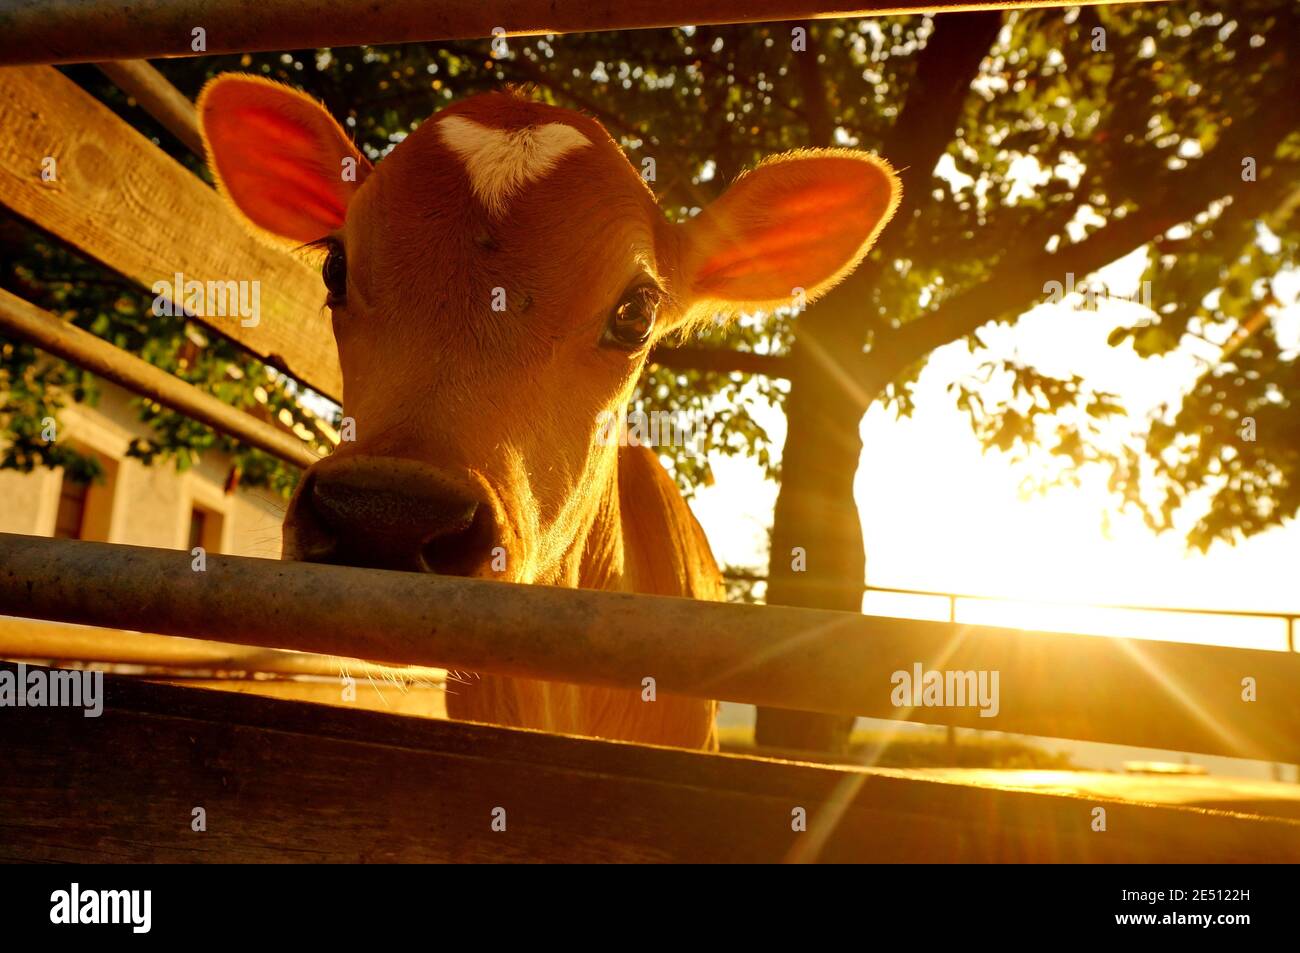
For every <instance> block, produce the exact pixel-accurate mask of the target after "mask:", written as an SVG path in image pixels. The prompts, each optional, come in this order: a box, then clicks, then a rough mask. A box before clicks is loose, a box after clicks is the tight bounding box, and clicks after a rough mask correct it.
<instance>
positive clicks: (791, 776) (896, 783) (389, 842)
mask: <svg viewBox="0 0 1300 953" xmlns="http://www.w3.org/2000/svg"><path fill="white" fill-rule="evenodd" d="M0 668H10V669H12V667H11V666H7V665H0ZM0 744H3V747H4V752H5V760H6V764H5V768H6V769H5V771H3V772H0V860H8V861H73V862H88V861H147V862H176V861H193V860H202V861H207V862H238V861H242V862H276V861H325V862H357V861H611V860H616V861H692V862H709V861H713V862H717V861H728V862H765V861H780V860H783V859H795V860H823V861H840V862H845V861H932V862H992V861H1071V862H1112V861H1115V862H1120V861H1126V862H1144V861H1164V862H1170V863H1176V862H1199V861H1205V862H1210V861H1221V862H1232V861H1242V862H1246V861H1249V862H1264V861H1294V860H1297V859H1300V823H1297V822H1295V821H1289V820H1281V819H1271V818H1269V819H1264V818H1252V817H1247V816H1244V815H1239V814H1230V813H1226V812H1216V811H1205V810H1198V809H1194V808H1186V807H1162V806H1151V805H1147V804H1139V803H1130V802H1125V801H1122V800H1118V799H1114V798H1106V797H1100V796H1098V797H1092V796H1089V797H1077V796H1070V795H1065V794H1040V793H1035V792H1027V791H1017V790H1007V789H1002V788H998V787H992V786H987V787H982V786H972V785H963V784H956V783H951V782H944V781H940V780H931V779H920V778H917V777H913V776H911V775H909V774H908V773H907V772H902V771H884V770H867V769H861V768H843V767H828V766H819V765H809V764H800V763H796V762H783V761H771V760H766V759H761V758H746V757H740V756H733V755H710V754H704V753H698V752H688V751H679V750H673V749H668V748H648V747H642V746H637V745H630V744H619V743H612V742H595V741H586V740H581V739H575V738H567V737H562V736H553V735H545V734H540V733H535V732H525V731H513V730H508V729H501V728H490V727H486V726H480V725H465V724H456V723H451V722H438V721H430V720H425V719H413V718H402V717H400V716H393V715H386V714H379V713H375V712H357V711H345V710H340V709H336V708H326V707H324V706H318V705H309V704H299V703H289V702H281V701H274V700H269V699H263V698H254V697H247V696H236V695H227V694H224V693H214V692H205V691H202V690H197V689H183V688H176V687H174V686H169V685H151V684H143V683H139V682H132V681H130V680H124V679H118V678H112V677H108V678H106V679H105V707H104V714H103V716H102V717H100V718H84V717H83V716H82V712H81V711H80V710H78V709H66V708H65V709H50V708H30V707H28V708H13V709H7V710H3V711H0ZM195 807H202V808H203V809H204V810H205V812H206V815H207V830H206V831H205V832H202V833H196V832H194V831H192V830H191V827H190V824H191V818H192V811H193V809H194V808H195ZM1098 807H1101V808H1104V809H1105V815H1106V830H1105V831H1104V832H1100V831H1094V830H1093V820H1094V817H1095V814H1094V811H1095V809H1096V808H1098ZM496 808H504V809H505V811H506V830H505V831H494V830H492V826H491V825H492V820H493V811H494V809H496ZM796 808H803V809H804V810H805V811H806V812H807V819H808V825H807V831H806V832H795V831H794V830H792V824H791V819H792V816H793V813H792V812H793V811H794V810H795V809H796Z"/></svg>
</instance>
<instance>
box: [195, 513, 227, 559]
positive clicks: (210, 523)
mask: <svg viewBox="0 0 1300 953" xmlns="http://www.w3.org/2000/svg"><path fill="white" fill-rule="evenodd" d="M222 523H223V518H222V515H221V514H220V513H218V512H216V511H214V510H209V509H206V508H205V507H202V506H195V507H192V508H191V509H190V536H189V539H190V552H193V551H194V547H196V546H202V547H203V551H204V552H207V553H219V552H221V528H222Z"/></svg>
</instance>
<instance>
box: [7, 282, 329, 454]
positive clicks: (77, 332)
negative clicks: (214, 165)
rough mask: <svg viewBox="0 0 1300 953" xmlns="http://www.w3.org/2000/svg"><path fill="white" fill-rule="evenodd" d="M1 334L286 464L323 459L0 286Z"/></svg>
mask: <svg viewBox="0 0 1300 953" xmlns="http://www.w3.org/2000/svg"><path fill="white" fill-rule="evenodd" d="M0 330H5V331H11V332H13V333H15V334H18V335H20V336H21V337H24V338H27V339H28V340H30V341H31V342H32V343H34V344H35V345H36V346H37V347H39V348H41V349H42V350H45V351H48V352H50V353H51V354H55V355H57V356H59V357H61V358H64V359H65V360H68V361H72V362H73V363H74V364H76V365H78V366H79V367H83V368H85V369H86V370H88V371H90V372H92V373H94V374H98V375H99V376H100V377H102V378H104V379H105V380H110V381H112V382H113V383H115V384H120V385H121V386H122V387H125V388H126V389H127V390H130V391H132V392H134V393H136V394H141V395H143V396H145V397H149V398H151V399H152V400H156V401H158V403H160V404H163V405H165V406H167V407H170V408H172V409H173V410H176V411H179V412H180V413H183V414H185V415H186V416H189V417H193V418H194V419H195V420H198V421H201V422H202V423H205V424H207V425H208V426H209V427H212V428H214V429H215V430H219V431H221V432H222V433H225V434H229V435H230V436H232V437H235V438H236V439H238V440H242V441H244V442H245V443H247V444H248V445H249V446H251V447H257V448H258V449H259V450H264V451H266V452H267V453H269V454H272V455H273V456H276V457H279V458H280V459H281V460H284V461H286V462H288V463H292V464H295V465H297V466H300V467H308V466H311V464H312V463H314V462H315V461H316V460H317V459H319V458H318V457H317V455H316V454H314V453H312V451H311V449H310V448H309V447H308V446H307V445H306V444H305V443H303V442H302V441H301V440H299V439H298V438H296V437H294V436H293V435H291V434H288V433H285V432H284V431H283V430H280V429H279V428H277V427H275V426H273V425H271V424H269V423H266V422H265V421H261V420H258V419H257V418H256V417H254V416H252V415H251V414H247V413H245V412H244V411H242V410H239V409H238V408H236V407H231V406H230V405H229V404H227V403H224V402H223V401H221V400H218V399H217V398H216V397H213V396H212V395H211V394H205V393H204V392H203V391H201V390H199V389H198V388H197V387H195V386H194V385H193V384H187V383H186V382H185V381H183V380H181V379H180V378H179V377H176V376H174V375H172V374H168V373H167V372H166V371H164V370H162V369H161V368H158V367H155V366H154V365H152V364H150V363H149V362H148V361H144V360H141V359H140V358H138V357H136V356H134V355H133V354H130V353H128V352H126V351H123V350H121V349H120V348H117V347H114V346H113V345H112V344H109V343H108V342H107V341H105V340H103V339H102V338H97V337H95V335H93V334H91V333H89V332H88V331H83V330H82V329H81V328H79V327H77V326H75V325H72V324H69V323H68V322H66V321H60V320H59V319H58V318H56V317H55V316H54V315H52V314H50V313H49V312H48V311H44V310H42V309H40V308H38V307H36V305H34V304H31V303H30V302H28V301H24V300H23V299H22V298H19V297H18V296H17V295H14V294H10V293H9V292H8V291H5V290H4V289H3V288H0Z"/></svg>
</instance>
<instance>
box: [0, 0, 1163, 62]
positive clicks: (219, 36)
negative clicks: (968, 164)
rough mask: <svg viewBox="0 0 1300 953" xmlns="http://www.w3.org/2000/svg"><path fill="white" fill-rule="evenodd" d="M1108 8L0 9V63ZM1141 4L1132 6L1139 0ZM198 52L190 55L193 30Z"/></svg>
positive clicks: (159, 4)
mask: <svg viewBox="0 0 1300 953" xmlns="http://www.w3.org/2000/svg"><path fill="white" fill-rule="evenodd" d="M1081 2H1082V4H1083V5H1085V6H1086V5H1089V3H1091V2H1097V3H1106V2H1109V0H1047V2H1043V0H994V2H984V3H979V2H955V3H954V2H945V0H847V2H846V0H437V2H436V3H431V2H430V0H367V2H366V3H356V2H355V0H259V2H256V3H250V2H248V0H0V64H3V65H11V64H20V63H78V62H87V61H96V60H109V59H135V58H141V57H155V56H196V55H210V54H216V53H245V52H254V51H258V50H298V49H308V48H313V47H326V46H357V45H361V44H372V45H373V44H382V43H407V42H416V41H430V40H462V39H475V38H482V37H490V36H492V35H493V31H494V30H503V31H505V34H506V35H508V36H529V35H539V34H547V33H583V32H590V31H594V30H633V29H642V28H651V27H673V26H678V25H680V24H683V23H695V24H701V25H704V24H722V23H757V22H770V21H777V20H805V19H824V18H830V17H859V16H883V15H886V14H894V13H917V12H927V13H928V12H936V11H945V10H1012V9H1017V8H1025V7H1065V6H1077V5H1079V4H1080V3H1081ZM1139 2H1140V0H1139ZM200 29H201V30H203V31H204V32H203V34H202V39H203V45H202V48H201V49H195V47H196V46H197V45H198V44H197V41H196V36H197V34H196V33H195V31H196V30H200Z"/></svg>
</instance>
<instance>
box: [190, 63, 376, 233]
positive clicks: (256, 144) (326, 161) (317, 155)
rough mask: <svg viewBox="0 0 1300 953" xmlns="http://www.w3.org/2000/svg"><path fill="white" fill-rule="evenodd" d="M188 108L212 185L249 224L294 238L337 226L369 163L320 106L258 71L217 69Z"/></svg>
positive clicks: (368, 168) (324, 231)
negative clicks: (205, 154) (193, 115)
mask: <svg viewBox="0 0 1300 953" xmlns="http://www.w3.org/2000/svg"><path fill="white" fill-rule="evenodd" d="M196 109H197V111H198V115H199V128H200V130H201V131H202V133H203V143H204V145H205V146H206V147H207V151H208V164H209V165H210V166H211V168H212V171H213V173H214V174H215V176H216V179H217V187H218V189H219V190H220V191H221V193H222V194H223V195H225V196H226V198H228V199H229V200H230V202H231V204H233V205H234V206H235V207H236V208H237V209H239V211H241V212H242V213H243V214H244V217H245V218H247V219H248V220H249V221H250V222H252V224H253V225H255V226H257V227H258V228H260V229H263V230H265V231H266V232H269V233H271V234H272V235H276V236H279V237H280V238H287V239H289V240H291V241H293V242H295V243H302V242H312V241H315V240H316V239H318V238H323V237H324V236H326V235H328V234H329V233H330V232H332V231H334V230H335V229H337V228H339V227H341V226H342V225H343V221H344V218H345V216H346V214H347V207H348V203H349V202H350V201H351V200H352V196H353V194H355V192H356V190H357V189H358V188H360V186H361V183H362V182H363V181H365V178H366V175H367V174H369V172H370V163H369V162H368V161H367V160H366V158H365V156H363V155H362V154H361V153H360V152H359V151H358V150H357V147H356V146H355V145H353V143H352V140H351V139H349V138H348V136H347V133H345V132H344V131H343V130H342V128H340V127H339V124H338V123H336V122H335V121H334V119H333V117H331V116H330V114H329V113H328V112H326V111H325V107H324V106H322V105H321V104H320V103H318V102H316V101H315V100H314V99H312V98H311V97H309V96H307V95H306V94H304V93H300V92H298V91H297V90H295V89H291V88H290V87H288V86H282V85H280V84H279V83H273V82H271V81H270V80H267V79H263V78H262V77H260V76H251V75H248V74H245V73H223V74H222V75H220V76H218V77H217V78H216V79H214V80H212V81H210V82H209V83H208V84H207V85H206V86H204V87H203V91H202V92H200V93H199V99H198V102H197V104H196Z"/></svg>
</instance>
